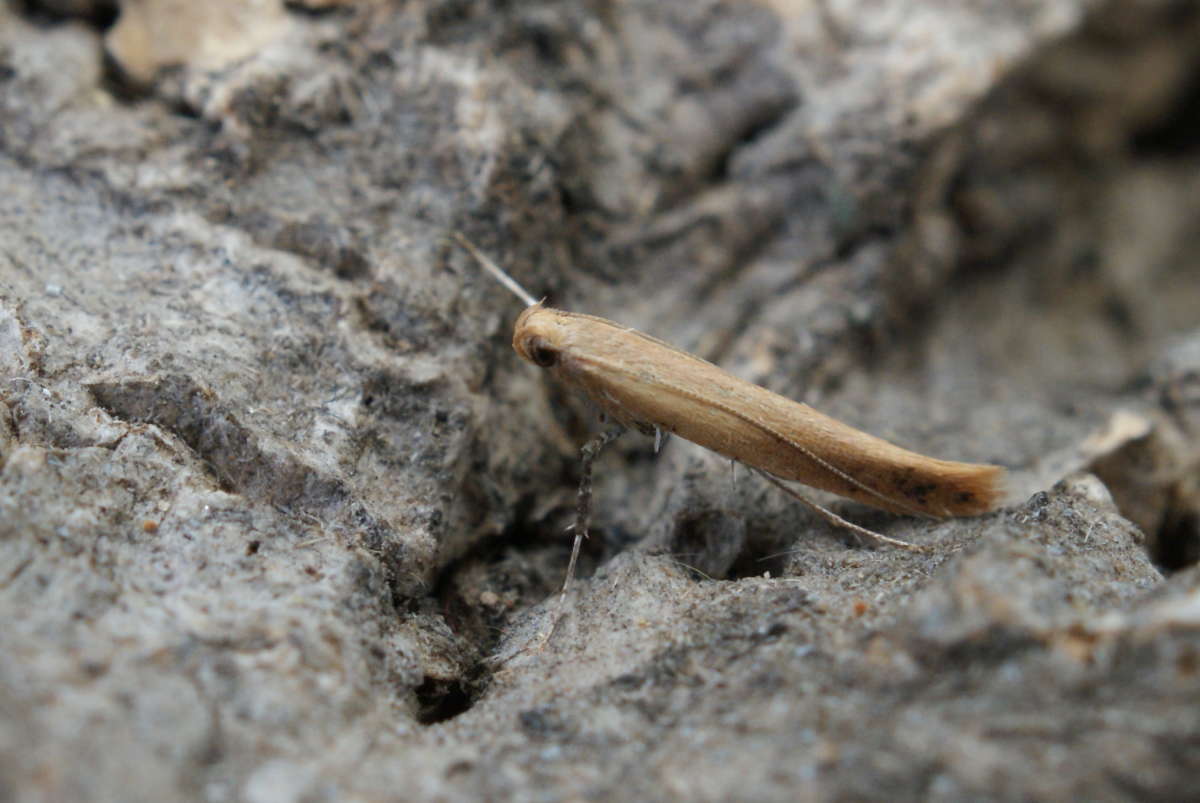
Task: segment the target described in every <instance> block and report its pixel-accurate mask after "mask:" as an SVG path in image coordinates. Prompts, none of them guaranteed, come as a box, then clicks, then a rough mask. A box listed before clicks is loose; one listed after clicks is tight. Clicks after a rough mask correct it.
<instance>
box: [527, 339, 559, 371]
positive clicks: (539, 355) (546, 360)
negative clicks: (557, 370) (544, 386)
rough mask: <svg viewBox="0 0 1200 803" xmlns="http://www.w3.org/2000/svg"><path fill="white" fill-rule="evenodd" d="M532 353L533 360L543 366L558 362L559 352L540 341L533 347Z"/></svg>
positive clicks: (550, 365)
mask: <svg viewBox="0 0 1200 803" xmlns="http://www.w3.org/2000/svg"><path fill="white" fill-rule="evenodd" d="M530 354H531V356H532V357H533V361H534V362H535V363H537V364H538V365H540V366H542V367H543V368H550V367H552V366H553V365H554V363H556V362H558V352H557V351H555V350H554V349H552V348H550V347H549V346H546V345H543V344H540V343H539V344H538V345H536V346H534V347H533V351H531V352H530Z"/></svg>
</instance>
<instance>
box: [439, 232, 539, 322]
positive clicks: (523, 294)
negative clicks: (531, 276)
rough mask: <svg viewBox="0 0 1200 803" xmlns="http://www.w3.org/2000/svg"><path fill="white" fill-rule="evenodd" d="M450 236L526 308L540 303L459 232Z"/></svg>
mask: <svg viewBox="0 0 1200 803" xmlns="http://www.w3.org/2000/svg"><path fill="white" fill-rule="evenodd" d="M450 236H452V237H453V238H454V239H456V240H458V244H459V245H461V246H462V247H463V248H465V249H467V252H468V253H470V255H471V256H473V257H475V261H477V262H478V263H479V264H480V265H483V267H484V269H486V270H487V272H488V273H490V274H492V276H493V277H494V278H495V279H496V281H498V282H500V284H502V285H504V286H505V287H507V288H508V289H509V290H511V291H512V292H513V294H514V295H515V296H516V297H517V298H519V299H521V300H522V301H524V302H525V306H527V307H532V306H533V305H534V304H536V303H538V302H537V300H536V299H535V298H534V297H533V296H531V295H530V294H529V293H528V292H527V291H526V290H525V288H524V287H522V286H521V285H519V284H517V280H516V279H514V278H513V277H511V276H509V275H508V274H507V273H505V272H504V270H503V269H502V268H501V267H500V266H499V265H497V264H496V263H495V262H493V261H492V260H491V259H489V258H488V256H487V255H486V254H484V253H483V252H482V251H480V250H479V249H478V248H476V247H475V244H474V243H473V242H471V241H470V240H468V239H467V238H466V237H464V236H463V235H462V234H460V233H458V232H457V231H454V232H451V233H450Z"/></svg>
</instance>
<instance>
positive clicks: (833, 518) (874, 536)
mask: <svg viewBox="0 0 1200 803" xmlns="http://www.w3.org/2000/svg"><path fill="white" fill-rule="evenodd" d="M748 468H749V469H750V470H751V471H753V472H754V473H756V474H758V475H760V476H761V477H762V478H763V479H765V480H766V481H767V482H769V483H771V484H772V485H774V486H775V487H776V488H778V489H780V490H781V491H783V492H784V493H785V494H787V495H788V496H790V497H792V498H793V499H795V500H796V501H798V502H803V503H804V504H806V505H808V506H809V507H810V508H812V509H813V510H814V511H816V513H817V514H818V515H820V516H821V518H823V519H825V521H827V522H829V523H830V524H832V525H834V526H835V527H844V528H845V529H847V530H849V531H851V532H853V533H857V534H858V535H862V536H866V537H867V538H869V539H871V540H872V541H874V542H876V543H878V544H887V545H888V546H894V547H899V548H900V549H907V550H908V551H910V552H931V551H932V548H931V547H927V546H919V545H917V544H910V543H908V542H907V541H901V540H900V539H899V538H889V537H888V536H886V535H884V534H883V533H877V532H875V531H874V530H868V529H867V528H866V527H860V526H859V525H857V524H855V523H854V522H852V521H847V520H846V519H843V518H842V517H841V516H839V515H838V514H836V513H834V512H833V511H832V510H828V509H826V508H823V507H821V506H820V505H818V504H817V503H816V502H814V501H812V500H811V499H808V498H806V497H805V496H804V495H803V494H801V493H800V492H798V491H796V490H795V489H793V488H789V487H788V486H787V485H785V484H784V483H783V482H782V481H781V480H780V479H779V478H778V477H776V476H775V475H774V474H769V473H767V472H766V471H763V470H762V469H759V468H755V467H754V466H748Z"/></svg>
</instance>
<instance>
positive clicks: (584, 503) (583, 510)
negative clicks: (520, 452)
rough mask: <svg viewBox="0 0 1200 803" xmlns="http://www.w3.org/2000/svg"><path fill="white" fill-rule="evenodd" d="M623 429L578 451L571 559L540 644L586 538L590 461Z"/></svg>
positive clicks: (557, 617)
mask: <svg viewBox="0 0 1200 803" xmlns="http://www.w3.org/2000/svg"><path fill="white" fill-rule="evenodd" d="M623 432H625V428H624V427H620V426H615V427H612V428H611V429H608V430H606V431H604V432H603V433H601V434H600V435H597V436H596V437H595V438H592V439H591V440H590V441H588V442H587V443H585V444H584V446H583V449H582V450H581V458H582V459H581V462H580V466H579V495H578V496H577V497H576V500H575V523H574V524H573V525H572V526H571V529H573V530H574V531H575V543H574V544H572V546H571V560H570V561H568V562H567V576H566V577H565V578H564V579H563V586H562V591H560V592H559V594H558V603H557V605H556V606H555V610H554V615H553V620H552V621H551V622H550V629H549V630H547V631H546V635H545V636H544V637H543V638H542V643H543V644H545V642H546V641H548V640H549V639H550V636H552V635H553V634H554V629H555V628H556V627H558V622H559V620H560V619H562V615H563V609H564V607H565V606H566V601H567V589H568V588H570V586H571V580H573V579H574V578H575V563H576V562H577V561H578V560H579V549H580V547H581V546H582V545H583V539H585V538H587V534H588V523H589V522H590V521H591V518H592V464H593V463H595V462H596V458H597V457H599V456H600V453H601V452H602V451H604V447H605V446H608V445H609V444H610V443H612V442H613V441H615V440H616V439H617V438H619V437H621V434H622V433H623Z"/></svg>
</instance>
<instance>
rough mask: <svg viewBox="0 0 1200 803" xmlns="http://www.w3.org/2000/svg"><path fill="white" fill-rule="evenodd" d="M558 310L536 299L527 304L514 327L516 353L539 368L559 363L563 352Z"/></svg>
mask: <svg viewBox="0 0 1200 803" xmlns="http://www.w3.org/2000/svg"><path fill="white" fill-rule="evenodd" d="M558 312H559V311H558V310H555V309H550V308H548V307H544V306H542V303H541V302H540V301H539V302H538V303H537V304H534V305H533V306H531V307H527V308H526V309H525V311H524V312H522V313H521V317H519V318H517V324H516V326H515V327H513V348H514V349H515V350H516V352H517V354H520V355H521V356H522V357H524V358H525V359H527V360H529V361H530V362H531V363H533V364H534V365H537V366H540V367H542V368H553V367H554V366H556V365H558V360H559V357H560V356H561V355H562V328H561V325H560V322H559V317H560V316H559V314H558Z"/></svg>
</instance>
